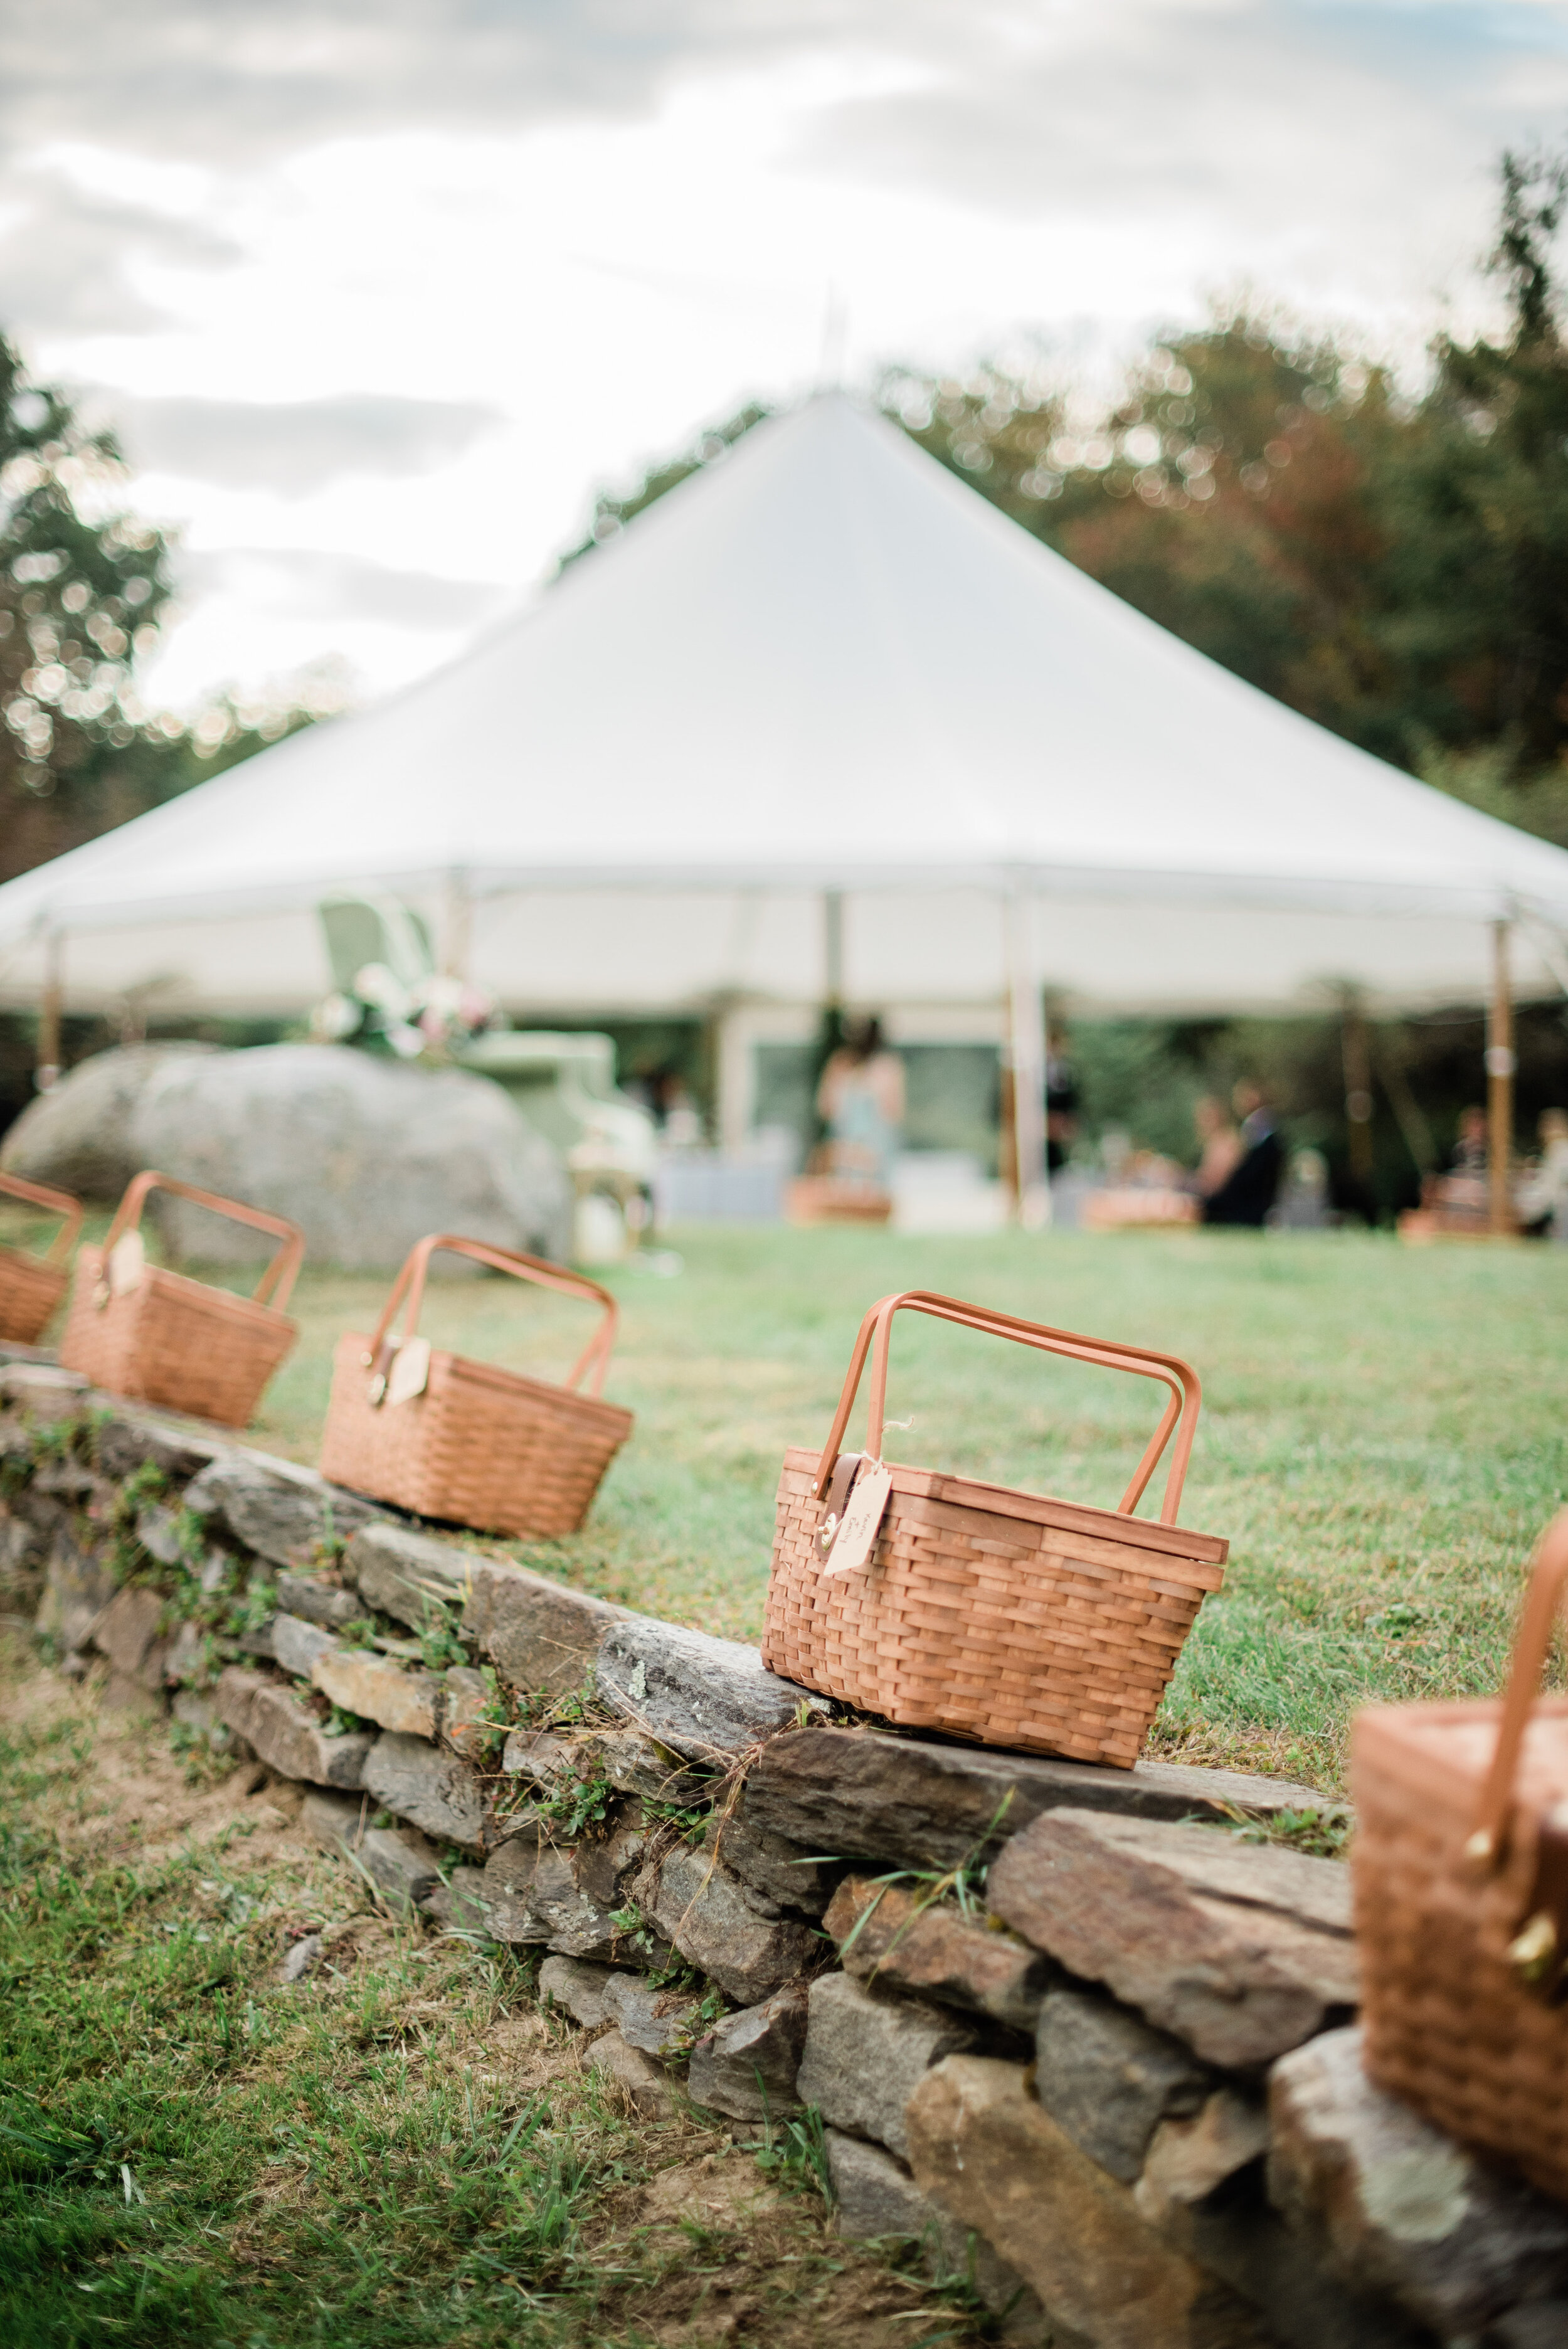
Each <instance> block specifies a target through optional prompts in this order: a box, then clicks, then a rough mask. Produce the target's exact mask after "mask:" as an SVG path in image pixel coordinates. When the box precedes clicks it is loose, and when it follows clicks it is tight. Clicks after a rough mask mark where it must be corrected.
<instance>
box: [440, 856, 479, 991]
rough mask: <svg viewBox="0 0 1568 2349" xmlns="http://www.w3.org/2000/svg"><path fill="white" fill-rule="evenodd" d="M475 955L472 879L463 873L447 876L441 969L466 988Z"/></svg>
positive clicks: (442, 928)
mask: <svg viewBox="0 0 1568 2349" xmlns="http://www.w3.org/2000/svg"><path fill="white" fill-rule="evenodd" d="M472 951H473V900H472V898H471V897H470V896H469V876H468V874H466V873H464V872H462V871H461V870H459V869H454V870H453V871H452V872H450V873H449V874H448V875H447V883H446V887H445V888H444V889H443V890H442V892H441V969H442V971H443V973H444V974H445V976H446V977H447V978H460V979H462V980H463V982H464V983H465V985H466V984H467V981H468V978H469V961H470V960H471V957H472Z"/></svg>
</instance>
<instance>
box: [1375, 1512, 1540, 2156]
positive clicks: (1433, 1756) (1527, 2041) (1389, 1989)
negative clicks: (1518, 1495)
mask: <svg viewBox="0 0 1568 2349" xmlns="http://www.w3.org/2000/svg"><path fill="white" fill-rule="evenodd" d="M1565 1583H1568V1510H1564V1511H1563V1512H1562V1513H1561V1514H1560V1515H1559V1516H1557V1517H1556V1518H1554V1519H1553V1523H1552V1525H1551V1526H1549V1527H1548V1528H1547V1531H1546V1533H1545V1535H1544V1536H1543V1537H1542V1542H1541V1547H1540V1548H1539V1549H1538V1551H1537V1552H1536V1558H1535V1570H1534V1573H1533V1575H1532V1578H1531V1583H1530V1589H1529V1594H1528V1596H1527V1598H1526V1599H1525V1604H1524V1614H1523V1619H1522V1623H1521V1626H1520V1631H1519V1638H1518V1640H1517V1642H1516V1644H1515V1647H1514V1651H1513V1666H1512V1670H1511V1672H1510V1675H1509V1682H1508V1692H1507V1694H1506V1695H1505V1696H1504V1697H1503V1698H1502V1700H1501V1702H1498V1701H1497V1700H1496V1699H1485V1700H1470V1701H1465V1702H1457V1703H1447V1704H1401V1705H1375V1706H1372V1707H1369V1708H1368V1709H1367V1711H1366V1712H1364V1713H1360V1714H1359V1715H1358V1716H1357V1721H1356V1724H1355V1730H1354V1733H1353V1738H1352V1746H1351V1782H1352V1792H1353V1795H1354V1800H1355V1805H1356V1817H1357V1828H1356V1841H1355V1845H1354V1847H1353V1848H1352V1853H1351V1865H1352V1869H1353V1873H1354V1878H1355V1889H1356V1932H1357V1941H1358V1943H1359V1946H1360V1953H1361V1971H1362V1979H1363V1984H1364V1990H1363V2016H1362V2019H1363V2022H1364V2024H1365V2039H1364V2043H1363V2044H1364V2058H1363V2060H1364V2061H1365V2064H1366V2066H1367V2073H1368V2075H1369V2076H1370V2077H1371V2078H1372V2079H1374V2080H1375V2081H1377V2085H1379V2086H1380V2087H1383V2088H1387V2089H1388V2090H1389V2092H1390V2093H1391V2094H1392V2095H1397V2096H1401V2097H1403V2098H1404V2100H1405V2101H1406V2103H1407V2104H1411V2105H1414V2106H1416V2107H1417V2109H1418V2111H1420V2112H1423V2113H1425V2114H1426V2116H1427V2117H1428V2119H1429V2120H1432V2121H1435V2122H1436V2123H1437V2125H1438V2126H1439V2128H1444V2129H1447V2130H1448V2131H1449V2135H1450V2136H1452V2137H1458V2138H1460V2140H1461V2142H1463V2143H1465V2144H1468V2145H1472V2146H1475V2147H1480V2149H1482V2150H1483V2151H1486V2152H1489V2153H1492V2154H1496V2155H1499V2156H1501V2157H1502V2158H1504V2159H1507V2160H1511V2162H1513V2163H1514V2164H1515V2166H1516V2167H1517V2168H1519V2169H1520V2170H1521V2171H1522V2173H1523V2175H1524V2176H1525V2177H1526V2178H1529V2179H1530V2180H1531V2181H1532V2183H1533V2184H1534V2185H1536V2186H1539V2187H1542V2189H1544V2190H1545V2191H1546V2192H1547V2193H1548V2194H1553V2195H1556V2196H1558V2197H1559V2198H1568V2003H1564V2000H1565V1997H1568V1698H1565V1697H1561V1696H1553V1697H1542V1696H1539V1695H1538V1691H1539V1689H1540V1685H1541V1672H1542V1665H1543V1663H1544V1662H1545V1659H1546V1651H1547V1649H1548V1647H1549V1646H1550V1644H1551V1639H1552V1623H1553V1615H1554V1614H1555V1612H1556V1609H1557V1603H1558V1600H1559V1599H1560V1597H1561V1595H1562V1592H1563V1586H1564V1584H1565Z"/></svg>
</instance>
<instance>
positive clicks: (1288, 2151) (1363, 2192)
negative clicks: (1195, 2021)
mask: <svg viewBox="0 0 1568 2349" xmlns="http://www.w3.org/2000/svg"><path fill="white" fill-rule="evenodd" d="M1269 2121H1270V2127H1271V2129H1272V2132H1273V2143H1272V2146H1271V2149H1270V2153H1269V2163H1268V2178H1269V2192H1270V2195H1271V2197H1272V2198H1273V2200H1274V2204H1275V2206H1276V2207H1277V2208H1278V2209H1280V2210H1281V2211H1282V2212H1283V2214H1284V2218H1285V2220H1286V2221H1287V2223H1288V2224H1289V2225H1290V2226H1291V2227H1292V2228H1294V2229H1295V2230H1296V2232H1297V2233H1298V2234H1300V2235H1302V2236H1303V2237H1304V2238H1305V2240H1306V2241H1307V2242H1308V2243H1309V2244H1311V2246H1312V2247H1313V2248H1314V2250H1315V2251H1316V2252H1317V2253H1318V2255H1319V2256H1320V2257H1321V2258H1322V2259H1323V2260H1324V2261H1326V2263H1327V2265H1328V2266H1329V2268H1330V2269H1331V2270H1332V2271H1334V2272H1335V2273H1336V2274H1337V2275H1339V2276H1342V2277H1343V2278H1344V2279H1345V2281H1346V2282H1347V2283H1348V2284H1350V2285H1352V2286H1353V2287H1355V2288H1357V2289H1358V2290H1360V2291H1363V2292H1374V2293H1380V2294H1383V2295H1385V2296H1386V2297H1387V2299H1389V2300H1391V2301H1392V2302H1394V2303H1395V2305H1396V2306H1397V2307H1398V2308H1400V2309H1402V2310H1404V2311H1405V2312H1407V2313H1408V2314H1409V2315H1410V2316H1413V2317H1414V2318H1415V2319H1416V2320H1417V2321H1418V2323H1422V2324H1428V2325H1430V2326H1431V2328H1432V2329H1433V2331H1434V2332H1436V2333H1439V2334H1441V2335H1442V2336H1443V2337H1444V2338H1445V2339H1447V2338H1449V2337H1451V2336H1454V2335H1458V2334H1465V2333H1479V2332H1480V2331H1481V2329H1482V2328H1483V2327H1484V2326H1485V2325H1486V2324H1488V2323H1490V2322H1491V2321H1492V2320H1493V2319H1494V2318H1497V2317H1500V2316H1501V2315H1502V2314H1503V2313H1505V2312H1507V2311H1509V2310H1511V2309H1512V2308H1515V2307H1516V2306H1517V2305H1518V2303H1519V2302H1531V2301H1540V2300H1545V2299H1550V2298H1553V2297H1554V2296H1556V2297H1561V2296H1563V2293H1564V2289H1565V2287H1568V2210H1564V2209H1563V2208H1562V2206H1561V2205H1560V2204H1558V2203H1555V2202H1549V2201H1548V2200H1547V2199H1545V2197H1544V2196H1542V2195H1540V2194H1537V2193H1535V2192H1533V2191H1532V2189H1530V2188H1529V2187H1527V2186H1522V2185H1520V2184H1518V2183H1517V2182H1515V2181H1514V2180H1513V2179H1511V2178H1508V2177H1506V2176H1505V2175H1504V2174H1503V2173H1502V2172H1501V2170H1499V2169H1496V2168H1493V2167H1492V2166H1491V2164H1489V2163H1487V2162H1485V2161H1483V2160H1481V2159H1480V2158H1479V2157H1478V2156H1476V2155H1474V2154H1471V2153H1468V2152H1467V2151H1466V2150H1465V2149H1464V2147H1462V2146H1459V2145H1456V2144H1455V2143H1454V2141H1453V2139H1452V2138H1451V2137H1445V2136H1444V2135H1443V2134H1442V2132H1441V2131H1440V2130H1439V2129H1435V2128H1433V2127H1431V2125H1430V2124H1429V2122H1427V2121H1425V2120H1423V2119H1422V2118H1421V2116H1420V2115H1419V2114H1418V2113H1417V2112H1414V2111H1413V2110H1412V2109H1411V2108H1410V2107H1409V2106H1407V2105H1402V2104H1400V2103H1398V2102H1397V2101H1396V2099H1395V2098H1394V2097H1392V2096H1388V2095H1384V2093H1383V2091H1382V2090H1381V2089H1379V2088H1375V2087H1374V2086H1373V2085H1372V2084H1371V2082H1370V2081H1369V2080H1368V2079H1367V2075H1366V2074H1365V2073H1364V2072H1363V2070H1362V2068H1361V2033H1359V2031H1333V2032H1329V2033H1326V2035H1325V2036H1323V2037H1322V2038H1318V2039H1315V2040H1313V2041H1312V2042H1311V2044H1309V2045H1307V2046H1305V2047H1300V2048H1297V2049H1296V2051H1295V2054H1290V2055H1287V2056H1285V2057H1284V2059H1283V2061H1282V2062H1280V2063H1278V2064H1275V2065H1274V2071H1273V2073H1272V2074H1271V2075H1270V2082H1269Z"/></svg>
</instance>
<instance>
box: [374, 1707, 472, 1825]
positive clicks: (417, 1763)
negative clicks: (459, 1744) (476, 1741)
mask: <svg viewBox="0 0 1568 2349" xmlns="http://www.w3.org/2000/svg"><path fill="white" fill-rule="evenodd" d="M364 1783H365V1785H366V1786H367V1787H368V1789H369V1790H370V1792H371V1794H372V1795H375V1797H376V1800H377V1802H378V1803H381V1804H384V1805H385V1806H386V1807H387V1810H389V1811H396V1812H397V1816H398V1817H399V1818H400V1819H407V1820H408V1821H409V1822H410V1824H411V1825H412V1826H417V1827H423V1829H424V1830H425V1833H426V1834H427V1835H429V1836H434V1837H436V1838H437V1840H438V1842H441V1843H455V1844H460V1845H461V1846H462V1847H463V1848H464V1849H465V1850H467V1851H482V1850H483V1849H484V1848H485V1846H486V1843H487V1840H488V1839H489V1827H488V1824H487V1819H486V1813H485V1801H484V1792H483V1789H482V1788H481V1786H480V1782H479V1780H478V1779H477V1778H476V1777H475V1775H474V1774H473V1772H472V1771H471V1770H470V1769H469V1766H468V1764H466V1763H465V1762H462V1761H459V1758H458V1756H457V1755H456V1754H443V1753H441V1752H440V1751H439V1749H438V1747H436V1746H434V1745H431V1744H428V1743H427V1741H426V1740H425V1739H424V1738H422V1737H411V1736H408V1735H407V1734H405V1733H400V1732H398V1731H395V1730H387V1731H385V1732H384V1733H382V1735H381V1736H379V1737H378V1738H377V1739H376V1741H375V1743H374V1744H372V1745H371V1746H370V1749H369V1752H368V1753H367V1754H366V1761H365V1776H364Z"/></svg>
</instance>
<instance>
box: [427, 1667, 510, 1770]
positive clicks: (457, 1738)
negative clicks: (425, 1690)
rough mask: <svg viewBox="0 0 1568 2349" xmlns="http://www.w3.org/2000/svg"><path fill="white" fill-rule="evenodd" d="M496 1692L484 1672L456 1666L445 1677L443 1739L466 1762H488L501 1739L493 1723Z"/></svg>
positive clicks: (441, 1699)
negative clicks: (494, 1746) (492, 1715)
mask: <svg viewBox="0 0 1568 2349" xmlns="http://www.w3.org/2000/svg"><path fill="white" fill-rule="evenodd" d="M494 1699H495V1692H494V1690H493V1689H492V1688H491V1686H490V1682H489V1681H487V1680H486V1678H485V1676H484V1674H483V1673H482V1672H476V1671H470V1670H469V1667H468V1666H467V1665H466V1664H454V1665H452V1666H451V1667H450V1669H449V1671H444V1672H443V1673H442V1674H441V1691H440V1719H441V1735H442V1736H443V1737H444V1738H445V1740H446V1742H447V1744H449V1746H450V1747H451V1749H452V1751H453V1753H454V1754H461V1755H462V1757H463V1759H464V1761H465V1762H479V1761H481V1760H482V1759H484V1758H485V1757H486V1756H487V1755H488V1754H490V1748H491V1746H492V1744H493V1743H494V1741H495V1738H496V1735H497V1726H496V1723H494V1722H493V1721H491V1720H490V1717H489V1716H490V1708H491V1705H492V1704H493V1702H494Z"/></svg>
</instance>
